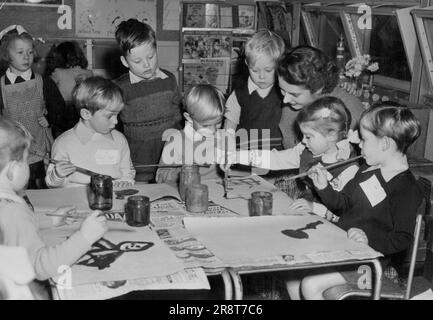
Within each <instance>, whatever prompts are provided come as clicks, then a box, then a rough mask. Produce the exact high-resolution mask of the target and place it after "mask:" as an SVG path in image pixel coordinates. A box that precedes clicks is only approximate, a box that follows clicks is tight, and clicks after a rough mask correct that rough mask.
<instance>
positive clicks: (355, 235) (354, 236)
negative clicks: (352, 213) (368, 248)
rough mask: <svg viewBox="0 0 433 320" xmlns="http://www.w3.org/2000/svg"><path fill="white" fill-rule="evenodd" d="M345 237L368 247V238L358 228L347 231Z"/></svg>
mask: <svg viewBox="0 0 433 320" xmlns="http://www.w3.org/2000/svg"><path fill="white" fill-rule="evenodd" d="M347 237H348V238H349V239H351V240H353V241H355V242H359V243H364V244H367V245H368V238H367V235H366V234H365V232H364V231H362V230H361V229H358V228H351V229H349V231H347Z"/></svg>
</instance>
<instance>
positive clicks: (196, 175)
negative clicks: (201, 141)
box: [179, 165, 201, 201]
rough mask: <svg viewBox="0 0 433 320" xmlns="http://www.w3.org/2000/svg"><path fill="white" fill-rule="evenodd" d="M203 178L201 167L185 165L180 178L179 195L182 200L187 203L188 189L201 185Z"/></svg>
mask: <svg viewBox="0 0 433 320" xmlns="http://www.w3.org/2000/svg"><path fill="white" fill-rule="evenodd" d="M200 183H201V176H200V172H199V167H198V166H196V165H184V166H183V167H182V169H181V171H180V176H179V194H180V198H181V199H182V200H183V201H185V199H186V197H185V194H186V188H187V187H188V186H189V185H192V184H200Z"/></svg>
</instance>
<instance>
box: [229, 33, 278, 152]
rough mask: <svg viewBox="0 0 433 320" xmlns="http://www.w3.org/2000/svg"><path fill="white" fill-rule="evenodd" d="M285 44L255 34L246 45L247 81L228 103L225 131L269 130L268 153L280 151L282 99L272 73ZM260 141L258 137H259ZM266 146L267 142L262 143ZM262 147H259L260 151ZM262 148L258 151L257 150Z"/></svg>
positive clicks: (233, 93) (276, 36) (232, 95)
mask: <svg viewBox="0 0 433 320" xmlns="http://www.w3.org/2000/svg"><path fill="white" fill-rule="evenodd" d="M284 48H285V45H284V41H283V39H282V38H281V37H279V36H278V35H277V34H275V33H273V32H271V31H269V30H261V31H258V32H257V33H256V34H255V35H254V36H253V37H252V38H251V39H250V40H248V42H247V43H246V45H245V55H246V59H245V63H246V65H247V66H248V71H249V78H248V81H246V82H245V83H243V84H242V85H240V86H239V88H236V89H235V90H234V91H233V92H232V94H231V95H230V96H229V98H228V99H227V103H226V112H225V115H224V117H225V118H226V122H225V128H226V129H231V130H236V129H247V130H248V129H259V130H263V129H268V130H270V146H269V147H270V149H274V148H275V149H277V150H282V148H283V141H282V138H283V136H282V134H281V130H280V127H279V124H280V120H281V113H282V107H283V105H282V103H283V97H282V95H281V92H280V90H279V88H278V86H275V85H274V84H275V80H276V74H275V70H276V67H277V62H278V59H279V58H280V56H281V55H282V54H283V52H284ZM258 138H259V139H261V136H260V135H259V137H258ZM262 143H263V144H266V145H268V142H265V141H262ZM261 145H262V144H261V143H259V145H258V146H259V147H260V146H261ZM260 148H261V147H260Z"/></svg>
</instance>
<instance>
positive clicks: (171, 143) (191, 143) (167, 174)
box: [156, 84, 225, 184]
mask: <svg viewBox="0 0 433 320" xmlns="http://www.w3.org/2000/svg"><path fill="white" fill-rule="evenodd" d="M224 103H225V99H224V95H223V93H222V92H221V91H220V90H218V89H217V88H215V87H214V86H212V85H210V84H199V85H196V86H194V87H192V88H191V90H190V91H189V92H188V94H187V95H186V97H185V106H186V110H185V112H184V114H183V115H184V117H185V128H184V129H183V130H182V131H179V130H175V129H173V130H168V131H167V132H166V133H165V135H164V136H163V140H165V141H167V143H166V145H165V146H164V149H163V152H162V156H161V161H160V163H161V164H169V165H172V164H175V165H183V164H193V163H195V164H200V165H202V164H209V165H210V167H209V168H206V167H201V168H200V175H201V179H202V180H208V179H215V178H218V177H220V176H219V174H218V171H217V170H218V169H217V166H216V164H215V163H216V162H217V161H216V157H217V155H218V154H217V152H216V147H217V146H218V144H217V143H218V140H217V138H216V137H217V136H218V135H217V130H218V129H219V128H220V127H221V123H222V121H223V117H224ZM219 140H220V141H221V139H219ZM179 172H180V168H160V169H158V171H157V174H156V181H157V182H158V183H173V184H174V183H176V182H177V181H178V178H179Z"/></svg>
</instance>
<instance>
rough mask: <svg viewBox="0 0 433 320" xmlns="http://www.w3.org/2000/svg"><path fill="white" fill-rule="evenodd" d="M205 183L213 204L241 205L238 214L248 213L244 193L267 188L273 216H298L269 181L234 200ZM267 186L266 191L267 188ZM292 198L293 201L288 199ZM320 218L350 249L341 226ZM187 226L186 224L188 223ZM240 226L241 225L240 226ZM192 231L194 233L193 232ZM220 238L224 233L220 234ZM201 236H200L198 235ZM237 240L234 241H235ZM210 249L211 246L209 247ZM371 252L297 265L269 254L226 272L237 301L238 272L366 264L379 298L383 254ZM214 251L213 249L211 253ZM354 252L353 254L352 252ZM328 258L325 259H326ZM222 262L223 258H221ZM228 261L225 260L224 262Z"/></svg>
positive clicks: (240, 294) (239, 296)
mask: <svg viewBox="0 0 433 320" xmlns="http://www.w3.org/2000/svg"><path fill="white" fill-rule="evenodd" d="M206 184H208V186H209V188H210V189H211V190H212V191H213V196H212V200H213V201H215V202H216V203H219V204H222V205H224V206H225V207H227V208H229V209H233V210H235V209H236V208H244V210H243V212H240V214H242V215H244V216H247V215H248V212H245V208H247V207H248V197H247V194H246V192H250V191H257V190H261V191H270V192H272V193H273V195H274V208H273V214H276V215H287V216H297V215H301V214H299V213H298V212H296V211H290V210H288V209H287V205H285V204H284V199H285V198H288V196H287V195H285V194H284V193H282V192H279V191H277V190H275V189H273V186H270V185H269V184H268V182H265V181H264V180H263V182H262V187H259V188H258V189H254V188H253V189H254V190H244V191H241V192H240V193H238V194H237V196H235V197H233V198H234V199H225V198H223V197H222V194H223V192H224V190H222V188H221V187H220V184H219V183H217V184H214V183H213V182H212V181H211V182H206ZM266 188H267V189H268V190H266ZM291 201H292V200H291ZM318 219H320V223H321V224H322V225H323V226H326V227H331V226H332V228H334V229H338V230H339V231H340V232H341V233H342V234H344V237H342V238H341V239H340V240H339V241H341V242H340V245H341V248H340V249H344V248H345V246H346V245H347V248H350V247H351V246H352V245H353V241H352V240H349V239H348V238H347V237H346V235H345V232H343V231H342V230H341V229H340V228H338V227H337V226H335V225H334V224H332V223H331V222H329V221H327V220H326V219H321V218H318V217H317V218H315V220H318ZM231 224H232V222H228V224H227V227H229V226H230V225H231ZM209 225H215V224H214V222H211V223H209ZM187 228H188V226H187ZM215 228H219V229H221V230H227V229H226V228H225V227H224V225H218V226H215ZM240 229H243V228H240ZM193 234H194V233H193ZM253 234H254V237H255V238H257V237H259V236H258V234H257V233H253ZM232 236H233V235H232V234H230V235H229V238H230V239H232V240H233V238H232ZM222 237H223V236H222ZM199 239H200V238H199ZM234 242H236V240H235V241H234ZM365 247H367V248H368V249H371V248H370V247H368V246H365ZM209 249H210V250H211V251H212V248H209ZM230 250H231V251H233V250H234V249H233V247H231V248H230ZM371 251H372V252H368V251H367V253H366V255H365V256H362V255H359V256H358V257H356V259H355V257H354V259H348V258H347V257H344V258H340V261H332V259H335V257H333V258H331V257H328V258H324V259H323V261H321V262H311V261H310V262H306V263H296V264H285V263H284V264H278V262H275V261H273V259H272V258H271V257H270V259H269V263H268V262H266V259H264V262H263V264H262V265H260V263H258V264H252V265H248V264H247V263H246V264H245V265H242V264H240V265H230V266H229V268H228V270H229V274H230V276H231V278H232V281H233V287H234V298H235V299H236V300H240V299H242V298H243V286H242V279H241V275H245V274H258V273H269V272H278V271H288V272H290V271H294V270H307V269H319V268H328V267H339V266H348V265H354V266H355V265H365V264H369V265H372V266H373V270H374V275H375V277H374V279H375V280H374V294H373V298H374V299H376V300H378V299H379V298H380V292H381V287H382V266H381V263H380V261H379V258H380V257H381V256H382V255H381V254H380V253H378V252H375V251H374V250H373V249H371ZM214 254H216V255H217V256H218V254H217V253H216V251H215V252H214ZM355 255H356V254H355ZM327 259H328V261H327ZM223 261H224V260H223ZM225 262H227V261H225Z"/></svg>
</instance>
